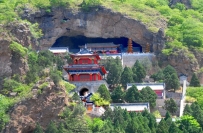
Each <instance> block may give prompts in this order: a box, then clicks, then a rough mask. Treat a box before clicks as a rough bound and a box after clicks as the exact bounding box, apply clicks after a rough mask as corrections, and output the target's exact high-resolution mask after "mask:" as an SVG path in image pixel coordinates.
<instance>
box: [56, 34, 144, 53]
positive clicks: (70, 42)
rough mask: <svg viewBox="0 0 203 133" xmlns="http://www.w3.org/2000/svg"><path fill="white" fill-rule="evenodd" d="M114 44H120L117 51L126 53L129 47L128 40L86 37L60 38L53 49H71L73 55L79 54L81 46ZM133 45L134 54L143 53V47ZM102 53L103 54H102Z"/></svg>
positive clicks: (123, 38) (136, 44)
mask: <svg viewBox="0 0 203 133" xmlns="http://www.w3.org/2000/svg"><path fill="white" fill-rule="evenodd" d="M109 42H113V43H114V44H120V47H118V49H117V51H118V52H119V53H120V52H126V50H127V46H128V38H126V37H120V38H100V37H97V38H91V37H85V36H74V37H68V36H62V37H59V38H58V39H57V40H56V42H55V43H54V44H53V46H52V47H69V51H70V52H73V53H77V52H78V51H79V50H80V48H79V46H81V45H85V44H86V43H109ZM132 43H133V50H134V52H142V46H141V45H140V44H138V43H136V42H134V41H133V42H132ZM101 53H102V52H101Z"/></svg>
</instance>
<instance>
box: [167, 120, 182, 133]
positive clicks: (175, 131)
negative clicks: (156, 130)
mask: <svg viewBox="0 0 203 133" xmlns="http://www.w3.org/2000/svg"><path fill="white" fill-rule="evenodd" d="M168 132H169V133H182V132H181V131H180V129H179V128H178V127H177V126H176V124H175V122H172V123H171V126H170V128H169V130H168Z"/></svg>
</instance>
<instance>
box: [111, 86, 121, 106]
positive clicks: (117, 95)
mask: <svg viewBox="0 0 203 133" xmlns="http://www.w3.org/2000/svg"><path fill="white" fill-rule="evenodd" d="M111 99H112V102H113V103H122V102H123V101H124V92H123V91H122V89H121V86H117V87H116V88H115V89H114V90H113V92H112V93H111Z"/></svg>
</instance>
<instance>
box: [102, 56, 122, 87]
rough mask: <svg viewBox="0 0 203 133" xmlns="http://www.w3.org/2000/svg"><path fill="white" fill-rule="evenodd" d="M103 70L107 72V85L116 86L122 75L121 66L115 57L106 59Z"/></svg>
mask: <svg viewBox="0 0 203 133" xmlns="http://www.w3.org/2000/svg"><path fill="white" fill-rule="evenodd" d="M104 65H105V68H106V70H107V71H109V73H108V75H107V83H108V84H111V85H117V84H119V83H120V81H121V73H122V69H123V68H122V64H121V60H120V59H119V58H118V57H117V58H116V59H114V58H107V59H106V62H105V64H104Z"/></svg>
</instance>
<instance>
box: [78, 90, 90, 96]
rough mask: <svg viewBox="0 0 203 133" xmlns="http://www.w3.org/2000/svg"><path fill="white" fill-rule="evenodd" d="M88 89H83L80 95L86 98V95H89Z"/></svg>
mask: <svg viewBox="0 0 203 133" xmlns="http://www.w3.org/2000/svg"><path fill="white" fill-rule="evenodd" d="M88 91H89V90H88V89H87V88H82V89H81V90H80V91H79V94H80V96H85V94H86V93H88Z"/></svg>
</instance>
